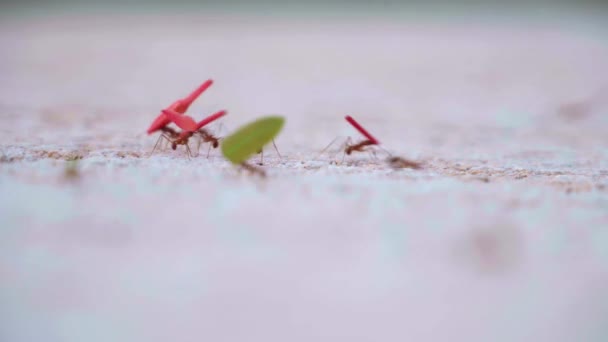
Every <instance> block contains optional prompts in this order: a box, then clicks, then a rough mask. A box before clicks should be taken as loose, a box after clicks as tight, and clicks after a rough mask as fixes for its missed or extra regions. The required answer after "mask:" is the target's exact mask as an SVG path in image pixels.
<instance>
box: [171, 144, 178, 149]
mask: <svg viewBox="0 0 608 342" xmlns="http://www.w3.org/2000/svg"><path fill="white" fill-rule="evenodd" d="M171 148H172V149H173V150H175V149H177V143H175V142H172V143H171Z"/></svg>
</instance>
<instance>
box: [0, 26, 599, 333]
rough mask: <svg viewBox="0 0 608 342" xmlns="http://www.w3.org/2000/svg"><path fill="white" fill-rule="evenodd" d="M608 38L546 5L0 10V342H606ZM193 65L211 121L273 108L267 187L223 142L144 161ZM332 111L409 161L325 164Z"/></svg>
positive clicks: (338, 122) (334, 124)
mask: <svg viewBox="0 0 608 342" xmlns="http://www.w3.org/2000/svg"><path fill="white" fill-rule="evenodd" d="M579 19H580V18H579ZM581 27H583V26H581ZM605 37H606V30H605V27H603V26H602V31H593V30H589V31H586V30H584V29H582V28H580V27H579V26H574V25H572V26H563V25H561V24H556V23H552V22H548V23H545V24H543V25H534V26H521V25H520V26H516V25H511V24H509V25H507V24H501V25H490V24H475V23H467V24H463V23H461V24H458V23H446V24H441V23H432V22H431V23H425V22H413V23H412V22H409V23H399V22H373V21H364V22H362V23H361V22H357V23H354V22H349V21H336V22H331V23H329V22H318V23H315V24H314V25H310V24H309V23H305V22H300V21H298V20H286V21H281V20H266V19H262V18H230V17H228V18H214V17H204V16H190V17H175V18H173V19H171V20H162V21H161V20H158V18H153V17H150V18H146V17H137V18H126V17H118V18H116V17H113V18H110V19H101V18H96V17H92V18H91V17H89V18H81V19H73V18H67V19H66V18H58V19H56V20H52V19H38V20H37V21H33V20H32V21H27V20H12V21H6V22H0V44H1V46H3V47H4V48H3V50H2V51H1V52H0V74H1V75H2V81H0V127H2V134H1V135H0V144H1V148H2V155H1V156H0V157H1V158H2V163H0V220H1V223H2V224H0V226H1V228H0V279H2V281H0V340H2V341H4V340H6V341H95V340H99V341H168V340H174V341H243V340H248V341H349V342H350V341H406V340H410V341H433V340H434V341H438V340H453V341H497V340H498V341H501V340H502V341H604V340H605V337H606V334H607V333H608V331H607V330H606V326H608V325H607V324H606V317H608V301H607V298H608V297H607V290H606V289H607V288H608V276H607V274H608V273H607V272H608V229H607V227H608V195H607V190H606V189H607V187H608V162H607V158H608V152H607V150H608V149H607V148H608V135H607V134H606V132H607V115H606V114H607V101H606V98H607V95H608V94H607V93H606V91H607V90H606V89H607V88H606V85H607V84H608V46H607V43H606V39H605ZM165 51H180V53H179V54H175V55H172V56H171V58H168V57H167V54H166V53H164V52H165ZM209 51H214V53H213V54H210V53H208V52H209ZM193 66H195V67H193ZM115 75H119V81H117V79H116V76H115ZM208 77H213V78H214V79H216V80H217V81H218V82H217V84H216V85H214V87H213V88H212V89H210V90H209V91H208V93H206V94H205V102H204V103H205V104H204V105H203V104H199V103H198V102H197V103H195V104H193V106H192V108H191V109H190V111H191V112H192V113H210V112H213V111H217V110H219V109H222V108H227V109H228V110H229V111H230V113H231V114H230V115H229V116H226V117H225V118H224V119H222V122H223V124H224V127H227V130H226V129H225V130H224V134H225V132H226V131H231V130H234V129H235V128H236V127H238V126H239V125H240V124H242V123H244V122H248V121H249V120H251V119H253V118H255V117H258V116H261V115H266V114H282V115H284V116H285V117H286V118H287V125H286V126H285V128H284V131H283V132H282V134H281V136H280V137H279V138H278V140H277V145H278V146H279V148H280V149H281V153H282V154H283V155H284V156H285V157H284V160H282V161H280V160H279V159H278V158H277V157H276V156H275V154H274V152H273V151H272V148H267V149H266V155H265V160H266V162H267V165H266V166H265V168H266V170H267V171H268V173H269V178H268V179H267V180H266V181H260V180H257V179H256V178H252V177H249V176H247V175H245V174H239V173H238V172H237V171H236V170H235V169H234V167H233V166H231V165H229V164H228V163H227V162H226V161H224V160H223V159H222V158H221V157H220V155H219V152H218V151H212V154H211V157H210V158H209V159H206V158H204V157H199V158H193V159H192V160H188V159H187V158H186V156H185V153H184V151H183V150H179V151H178V152H174V151H170V150H167V151H164V152H160V153H158V154H155V155H153V156H150V157H148V154H149V152H150V151H151V149H152V145H153V144H154V142H155V139H156V137H149V136H147V135H146V134H145V128H146V127H147V126H148V125H149V123H150V121H151V120H152V119H153V114H154V113H158V111H159V110H160V109H162V108H164V107H165V106H166V104H167V101H171V100H172V99H173V98H174V97H175V94H183V93H184V92H187V91H189V90H190V89H192V87H194V86H196V85H197V84H200V82H201V80H203V79H206V78H208ZM219 80H221V82H219ZM26 95H27V96H26ZM347 113H348V114H352V115H353V116H354V117H356V118H357V119H358V120H361V122H365V127H366V128H368V129H369V130H370V131H373V132H374V134H375V135H377V137H378V138H379V139H380V141H382V144H383V146H385V147H386V148H388V149H390V150H391V151H392V152H394V153H397V154H399V155H404V156H406V157H409V158H413V159H416V160H420V161H423V162H424V163H425V164H426V169H425V170H422V171H412V170H401V171H393V170H390V169H389V168H388V167H387V166H386V165H384V163H383V162H382V160H374V159H373V158H372V156H370V155H367V154H361V155H356V156H353V157H352V158H347V162H346V163H345V164H339V165H334V164H330V163H329V159H330V158H328V156H321V157H317V155H318V152H319V150H320V149H321V148H323V146H325V145H326V144H327V143H328V142H329V141H331V140H332V139H333V138H334V137H336V136H337V135H344V136H345V135H354V134H353V129H352V127H350V125H348V124H347V123H346V122H345V121H344V119H343V117H344V115H345V114H347ZM211 126H213V125H211ZM213 127H214V128H215V130H216V131H217V130H219V125H215V126H213ZM201 151H203V150H201ZM378 154H379V156H381V152H378ZM78 155H81V156H83V157H84V158H83V159H82V160H80V161H79V163H78V164H79V167H80V177H79V178H77V179H75V180H74V179H72V180H69V179H65V162H64V159H66V158H70V157H74V156H78ZM203 155H204V153H203ZM340 158H341V155H339V154H337V155H336V156H335V157H334V158H333V159H338V160H340ZM4 337H5V338H4Z"/></svg>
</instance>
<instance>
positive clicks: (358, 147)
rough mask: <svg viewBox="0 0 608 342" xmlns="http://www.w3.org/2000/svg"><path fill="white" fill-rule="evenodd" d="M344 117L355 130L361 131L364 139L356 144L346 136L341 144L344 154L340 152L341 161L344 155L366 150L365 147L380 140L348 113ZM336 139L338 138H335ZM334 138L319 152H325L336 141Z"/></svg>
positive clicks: (377, 143) (376, 143)
mask: <svg viewBox="0 0 608 342" xmlns="http://www.w3.org/2000/svg"><path fill="white" fill-rule="evenodd" d="M344 118H345V119H346V121H347V122H348V123H350V124H351V125H352V126H353V127H354V128H355V129H356V130H358V131H359V133H361V134H362V135H363V136H364V137H365V140H362V141H360V142H358V143H356V144H353V143H352V139H351V138H350V137H348V138H347V139H346V141H345V142H344V144H343V146H344V154H342V161H344V156H345V155H349V156H350V155H351V154H352V153H353V152H364V151H365V150H366V147H368V146H372V145H379V144H380V142H379V141H378V139H376V138H374V136H373V135H371V134H370V133H369V132H368V131H367V130H366V129H365V128H363V126H361V125H360V124H359V123H358V122H357V121H355V119H353V118H352V117H351V116H350V115H347V116H346V117H344ZM336 139H338V138H336ZM336 139H334V140H332V141H331V142H330V143H329V145H327V146H326V147H325V148H324V149H323V150H322V151H321V154H323V152H325V151H326V150H327V149H328V148H329V147H330V146H331V145H333V143H334V142H335V141H336Z"/></svg>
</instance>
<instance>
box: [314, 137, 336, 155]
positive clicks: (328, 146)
mask: <svg viewBox="0 0 608 342" xmlns="http://www.w3.org/2000/svg"><path fill="white" fill-rule="evenodd" d="M338 138H340V137H335V138H334V139H333V140H332V141H331V142H330V143H329V144H328V145H327V146H325V148H324V149H322V150H321V152H320V153H319V155H317V158H319V157H320V156H321V155H323V153H325V151H327V149H328V148H330V147H331V145H333V144H334V143H335V142H336V140H338ZM315 159H316V158H315Z"/></svg>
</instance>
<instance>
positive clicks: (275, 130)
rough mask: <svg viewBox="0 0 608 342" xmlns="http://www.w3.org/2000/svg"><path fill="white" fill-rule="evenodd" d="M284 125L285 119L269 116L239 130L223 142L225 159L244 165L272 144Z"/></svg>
mask: <svg viewBox="0 0 608 342" xmlns="http://www.w3.org/2000/svg"><path fill="white" fill-rule="evenodd" d="M284 124H285V119H284V118H283V117H281V116H268V117H263V118H260V119H258V120H256V121H254V122H252V123H249V124H247V125H245V126H243V127H241V128H239V129H238V130H237V131H236V132H234V133H232V134H231V135H230V136H228V137H226V138H225V139H224V140H223V141H222V153H223V154H224V157H226V159H228V160H229V161H231V162H232V163H234V164H241V163H243V162H244V161H246V160H247V159H249V157H251V156H252V155H253V154H255V153H258V152H259V151H260V150H262V148H263V147H264V145H266V144H268V143H269V142H271V141H272V139H274V137H276V136H277V135H278V134H279V132H280V131H281V128H283V125H284Z"/></svg>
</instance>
